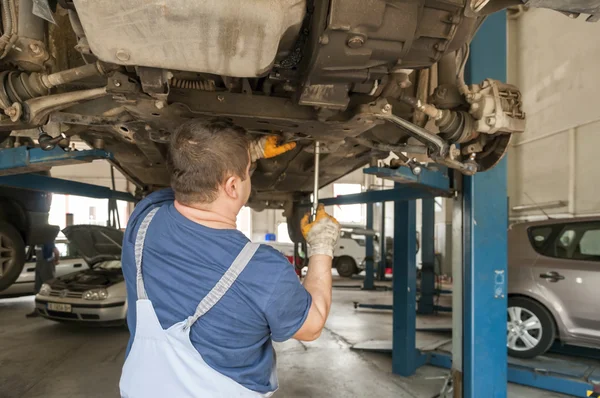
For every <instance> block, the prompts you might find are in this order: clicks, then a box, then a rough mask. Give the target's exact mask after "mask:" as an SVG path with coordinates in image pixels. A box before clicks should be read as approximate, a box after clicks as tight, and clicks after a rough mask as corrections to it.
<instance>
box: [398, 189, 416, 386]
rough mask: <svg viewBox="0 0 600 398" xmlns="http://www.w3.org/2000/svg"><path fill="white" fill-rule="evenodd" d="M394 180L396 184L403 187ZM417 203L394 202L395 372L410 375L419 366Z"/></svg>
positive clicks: (410, 201) (408, 201)
mask: <svg viewBox="0 0 600 398" xmlns="http://www.w3.org/2000/svg"><path fill="white" fill-rule="evenodd" d="M401 187H402V185H401V184H398V183H395V184H394V188H396V189H400V188H401ZM416 222H417V220H416V203H415V201H414V200H405V201H397V202H394V269H393V273H394V282H393V287H392V289H393V294H394V298H393V308H394V310H393V326H392V328H393V333H392V335H393V340H392V372H393V373H395V374H397V375H400V376H411V375H413V374H414V373H415V371H416V369H417V368H418V367H419V366H420V364H417V359H418V358H420V354H418V352H417V348H416V335H415V329H416V327H417V314H416V308H415V306H416V290H417V266H416V256H415V248H416V234H417V229H416Z"/></svg>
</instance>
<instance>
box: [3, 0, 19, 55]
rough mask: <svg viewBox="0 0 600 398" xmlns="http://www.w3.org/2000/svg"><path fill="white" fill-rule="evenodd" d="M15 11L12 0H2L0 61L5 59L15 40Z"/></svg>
mask: <svg viewBox="0 0 600 398" xmlns="http://www.w3.org/2000/svg"><path fill="white" fill-rule="evenodd" d="M16 20H17V11H16V10H15V5H14V3H13V0H2V29H3V32H2V36H0V59H2V58H4V57H6V54H8V52H9V51H10V49H11V48H12V45H13V43H14V42H15V41H16V40H17V35H16V33H17V31H16V23H15V21H16Z"/></svg>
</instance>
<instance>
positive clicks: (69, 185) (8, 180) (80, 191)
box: [0, 174, 136, 202]
mask: <svg viewBox="0 0 600 398" xmlns="http://www.w3.org/2000/svg"><path fill="white" fill-rule="evenodd" d="M0 186H7V187H13V188H24V189H32V190H34V191H46V192H52V193H58V194H63V195H76V196H85V197H88V198H98V199H116V200H124V201H126V202H136V199H135V198H134V197H133V195H131V194H130V193H129V192H120V191H113V190H112V189H110V188H107V187H102V186H99V185H92V184H86V183H83V182H76V181H69V180H63V179H61V178H54V177H48V176H44V175H39V174H19V175H9V176H0Z"/></svg>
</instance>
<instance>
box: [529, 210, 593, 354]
mask: <svg viewBox="0 0 600 398" xmlns="http://www.w3.org/2000/svg"><path fill="white" fill-rule="evenodd" d="M553 235H554V236H553V238H552V239H551V240H550V241H549V242H548V244H547V245H546V247H545V248H544V251H543V253H542V255H541V256H539V257H538V259H537V261H536V263H535V265H534V266H533V268H532V272H533V278H534V280H535V281H536V282H537V287H538V289H539V290H540V294H542V295H543V296H544V297H545V298H546V299H547V300H548V301H549V302H550V303H551V304H552V306H553V308H554V310H555V312H556V313H557V314H559V316H560V317H561V320H562V321H563V324H564V325H565V329H566V330H565V332H566V336H564V337H563V338H564V339H565V340H566V341H572V340H578V341H579V342H588V343H592V344H595V343H599V342H600V315H599V314H600V300H598V294H597V289H598V286H599V285H600V222H574V223H565V224H564V225H562V228H558V229H557V230H556V233H554V234H553Z"/></svg>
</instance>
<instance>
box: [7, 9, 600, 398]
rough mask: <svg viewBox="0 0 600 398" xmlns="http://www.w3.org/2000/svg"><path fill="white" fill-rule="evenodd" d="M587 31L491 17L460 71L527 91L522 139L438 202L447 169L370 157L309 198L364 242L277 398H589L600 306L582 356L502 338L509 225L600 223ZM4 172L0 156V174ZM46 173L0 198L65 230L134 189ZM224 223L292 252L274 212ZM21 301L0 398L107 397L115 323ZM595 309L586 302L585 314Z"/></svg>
mask: <svg viewBox="0 0 600 398" xmlns="http://www.w3.org/2000/svg"><path fill="white" fill-rule="evenodd" d="M567 22H568V23H567ZM598 37H600V25H599V24H598V23H590V22H587V21H586V20H585V19H584V18H577V19H575V20H572V21H569V20H567V17H565V15H563V14H561V13H558V12H555V11H551V10H546V9H534V8H531V9H528V8H523V7H521V8H519V9H518V10H511V11H510V12H508V13H504V12H501V13H497V14H494V15H493V16H491V17H489V18H488V19H487V20H486V22H485V23H484V25H483V26H482V28H481V29H480V31H479V32H478V34H477V36H476V37H475V39H474V41H473V42H472V43H471V58H470V59H469V63H470V64H469V66H468V70H469V73H470V74H471V77H470V78H471V79H472V80H473V81H481V80H483V79H485V78H487V77H492V78H495V79H498V80H502V81H507V82H509V83H512V84H515V85H517V86H518V87H520V89H521V92H522V93H523V107H524V110H525V112H526V113H527V130H526V132H525V133H524V134H520V135H517V134H515V137H513V139H512V141H511V144H510V149H509V151H508V153H507V156H506V157H505V159H504V160H503V161H502V162H501V163H500V164H499V165H498V166H497V167H495V168H493V169H492V170H489V171H486V172H484V173H479V174H477V175H475V176H472V177H464V178H463V177H461V178H463V179H462V180H461V181H460V184H462V189H461V190H460V191H459V192H454V191H453V192H452V194H450V180H451V177H449V175H448V174H447V173H446V174H444V173H443V172H440V171H435V170H423V172H422V173H421V174H419V175H414V173H411V170H410V169H408V168H406V167H404V168H400V169H394V170H391V169H389V168H386V167H384V163H385V162H381V161H380V162H379V163H378V164H372V165H365V167H364V168H360V169H358V170H356V171H354V172H352V173H350V174H348V175H346V176H344V177H342V178H341V179H339V180H337V181H335V182H334V183H332V184H329V185H327V186H325V187H322V188H321V190H320V191H319V197H320V198H321V199H320V200H321V202H322V203H324V204H325V205H326V209H327V211H328V212H329V213H330V214H332V215H334V216H335V217H336V218H338V219H339V220H340V221H341V223H342V224H344V225H347V226H350V227H353V228H356V229H357V230H361V229H362V230H366V231H367V232H366V233H362V235H361V232H360V231H359V232H356V230H355V231H354V232H353V233H352V234H351V235H352V236H354V237H356V236H359V237H360V240H361V242H362V247H363V248H364V249H363V250H364V254H363V255H362V258H363V260H364V264H363V265H361V264H356V261H355V264H354V267H355V268H356V269H355V271H356V272H353V273H355V275H352V276H350V277H343V276H341V275H339V273H338V272H336V271H334V289H333V304H332V310H331V315H330V317H329V319H328V321H327V324H326V328H325V330H324V332H323V334H322V335H321V337H320V338H319V339H318V340H316V341H314V342H300V341H296V340H289V341H287V342H285V343H277V344H276V351H277V363H278V373H279V380H280V388H279V390H278V391H277V392H276V393H275V395H274V396H275V397H423V398H425V397H429V398H433V397H469V398H470V397H483V396H493V397H505V396H507V397H540V398H541V397H544V398H548V397H569V396H575V397H587V396H600V395H599V394H600V350H598V349H599V348H600V313H599V312H596V319H594V320H589V319H588V320H586V321H585V322H587V323H585V325H586V327H587V328H589V329H590V330H593V331H595V332H596V338H597V340H598V342H597V343H596V344H598V346H597V347H595V348H594V344H593V343H590V342H587V343H586V344H584V345H585V346H586V347H582V346H574V345H571V344H563V343H561V342H560V341H559V339H558V336H557V340H556V341H552V342H551V343H552V347H551V348H550V350H549V351H548V352H546V353H543V354H542V355H540V356H538V357H536V358H533V359H522V358H511V357H508V356H507V352H506V351H507V350H506V338H507V336H506V332H505V330H506V329H505V325H506V323H507V314H506V307H507V300H509V299H510V297H511V296H510V290H511V287H510V285H508V281H509V276H508V273H509V272H511V270H512V268H511V267H510V266H511V263H510V261H511V258H512V257H511V256H510V255H509V254H508V253H509V250H510V244H511V240H510V239H507V236H506V234H505V231H506V229H507V227H508V228H509V229H510V228H512V225H519V224H522V223H525V222H532V221H544V220H554V219H556V220H561V222H564V220H565V219H566V220H569V219H573V218H580V217H585V218H586V220H588V219H587V218H590V219H589V220H592V221H589V220H588V221H586V222H590V223H594V222H595V223H596V224H594V225H595V226H598V225H600V221H599V220H600V218H599V219H596V220H593V217H597V216H600V199H599V196H598V192H597V188H596V182H597V180H598V170H600V157H598V156H597V154H596V152H597V150H596V148H598V147H597V146H596V145H600V112H599V111H598V109H600V99H599V97H598V95H597V93H598V92H600V75H599V74H598V67H597V65H598V62H600V40H599V39H598ZM504 49H505V51H504ZM15 149H19V148H15ZM10 162H11V160H9V159H7V157H4V155H3V154H2V152H1V151H0V166H2V168H3V169H8V168H9V166H10ZM51 173H52V178H51V179H44V178H42V179H37V178H33V179H28V178H27V177H25V176H23V175H21V174H13V175H6V176H2V175H0V191H1V190H2V188H5V187H11V188H15V187H17V188H29V189H31V188H32V187H33V186H32V184H35V189H37V190H39V191H44V192H51V193H53V202H52V207H51V211H50V217H49V223H50V224H53V225H59V226H60V228H61V229H63V228H65V227H66V226H68V225H74V224H95V225H104V226H106V225H109V224H112V226H114V227H117V228H121V229H124V228H125V227H126V226H127V220H128V217H129V215H130V214H131V212H132V211H133V209H134V201H133V194H134V193H135V192H134V191H135V187H134V185H133V184H131V183H130V182H129V181H128V180H127V179H126V178H125V177H124V176H123V175H122V174H121V173H119V172H118V170H114V169H112V168H111V166H110V164H109V163H108V162H107V161H106V160H95V161H93V162H90V163H79V164H76V165H65V166H55V167H53V168H52V170H51ZM54 179H60V180H66V181H69V182H73V183H82V184H89V185H91V186H95V187H103V189H93V188H90V186H88V185H78V184H68V183H56V181H55V180H54ZM455 186H456V185H455ZM106 188H108V189H106ZM455 193H456V194H455ZM128 195H129V196H128ZM109 198H111V199H109ZM130 198H131V200H128V199H130ZM109 203H110V205H109ZM115 215H118V217H115ZM117 218H118V220H117ZM557 222H558V221H557ZM238 229H240V230H241V231H242V232H243V233H244V234H245V235H246V236H248V238H250V239H251V240H253V241H255V242H264V241H272V242H277V243H281V244H283V245H289V244H291V240H290V239H289V236H288V233H287V230H288V226H287V224H286V218H285V216H284V214H283V211H282V210H274V209H265V210H263V211H260V212H259V211H255V210H251V209H250V208H244V209H243V211H242V212H241V213H240V216H239V217H238ZM597 230H600V227H598V228H597ZM370 231H374V233H370ZM553 233H554V232H549V234H550V235H548V236H553V235H552V234H553ZM595 236H597V239H598V240H597V241H596V242H595V245H596V246H595V248H596V249H598V252H597V253H598V254H597V256H598V257H596V258H595V260H593V261H598V258H600V235H595ZM386 238H390V239H386ZM63 239H64V238H63ZM548 239H549V238H548ZM561 239H562V238H561ZM388 252H389V253H391V256H390V259H389V261H388V259H387V256H386V255H384V254H386V253H388ZM415 252H416V255H415ZM284 254H285V253H284ZM292 257H295V256H294V254H293V253H292ZM590 262H591V261H590ZM507 263H508V265H507ZM597 265H600V263H597ZM359 266H360V268H359ZM363 266H364V270H363V269H362V268H363ZM27 267H28V265H27V264H26V266H25V271H27ZM30 274H31V272H30ZM392 275H393V276H392ZM558 276H560V275H558ZM30 277H31V275H30ZM392 278H393V281H392ZM546 279H547V280H546V282H547V283H553V282H557V281H556V280H554V277H552V275H550V276H549V277H548V278H546ZM599 281H600V278H598V277H597V276H589V275H588V276H587V278H586V277H584V280H583V281H582V282H577V283H580V284H582V286H581V290H580V291H578V292H571V293H570V294H572V296H570V298H569V299H570V300H571V301H572V302H576V303H579V305H581V304H582V303H583V305H584V306H585V303H584V302H583V301H582V300H583V298H585V297H591V296H590V295H592V293H593V292H594V291H595V287H596V285H597V282H599ZM22 282H25V281H22ZM26 282H27V283H28V286H32V280H31V279H28V280H27V281H26ZM540 283H541V282H540ZM559 283H561V281H560V280H558V282H557V284H559ZM11 289H12V290H11ZM590 292H592V293H590ZM586 294H587V295H588V296H586ZM34 306H35V302H34V296H32V295H31V294H27V293H22V292H20V291H19V290H18V288H17V287H16V285H15V286H13V287H9V288H7V289H5V291H3V292H0V320H1V322H0V369H1V370H0V397H2V398H5V397H6V398H17V397H19V398H21V397H22V398H33V397H47V398H59V397H61V398H63V397H113V396H118V395H119V389H118V381H119V377H120V374H121V367H122V364H123V362H124V357H125V350H126V346H127V341H128V338H129V332H128V330H127V327H126V326H123V325H120V326H110V327H108V326H107V327H100V326H97V325H90V324H89V323H86V322H65V323H58V322H54V321H51V320H48V319H45V318H43V317H36V318H33V319H30V318H26V317H25V315H26V314H27V313H30V312H31V311H32V310H33V309H34ZM596 307H597V304H595V303H592V302H590V303H589V308H591V309H590V311H592V310H594V309H595V308H596ZM80 320H81V319H80ZM90 323H91V322H90ZM509 329H510V326H509ZM457 336H459V337H457ZM507 364H508V365H507Z"/></svg>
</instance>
